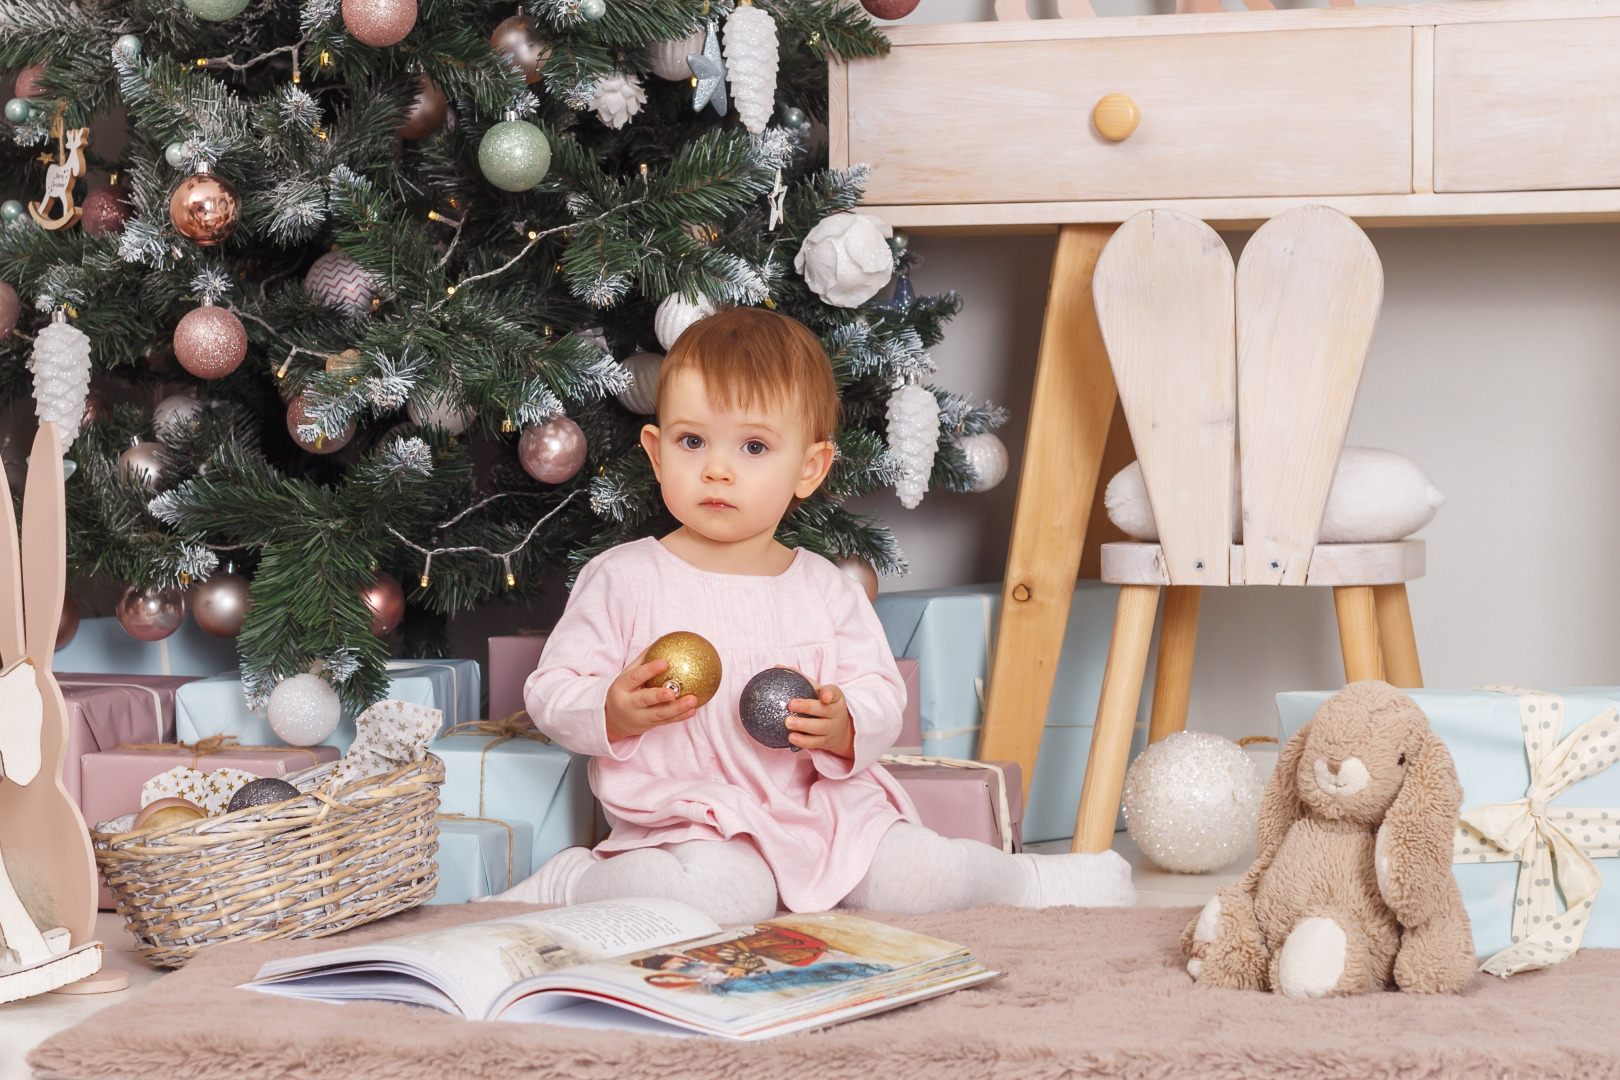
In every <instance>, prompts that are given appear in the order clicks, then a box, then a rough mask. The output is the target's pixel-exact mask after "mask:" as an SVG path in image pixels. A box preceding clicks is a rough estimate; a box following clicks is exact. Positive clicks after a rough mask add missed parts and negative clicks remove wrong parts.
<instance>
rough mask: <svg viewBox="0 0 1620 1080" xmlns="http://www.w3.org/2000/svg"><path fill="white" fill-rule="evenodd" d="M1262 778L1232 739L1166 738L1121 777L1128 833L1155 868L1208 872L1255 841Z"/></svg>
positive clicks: (1185, 734)
mask: <svg viewBox="0 0 1620 1080" xmlns="http://www.w3.org/2000/svg"><path fill="white" fill-rule="evenodd" d="M1264 792H1265V783H1264V781H1263V780H1262V779H1261V776H1260V767H1259V766H1258V765H1256V764H1255V762H1254V759H1253V758H1251V757H1250V756H1249V755H1248V754H1247V753H1245V752H1244V750H1243V748H1242V747H1241V746H1239V745H1238V744H1237V743H1235V742H1232V741H1230V740H1228V739H1223V738H1221V737H1220V736H1219V735H1210V734H1208V733H1207V732H1202V731H1178V732H1176V733H1175V734H1174V735H1166V736H1165V737H1164V738H1162V739H1160V740H1159V741H1158V742H1156V743H1154V744H1153V745H1152V746H1150V747H1148V748H1147V749H1146V750H1144V751H1142V753H1141V754H1139V755H1138V756H1137V758H1136V760H1135V761H1134V762H1132V763H1131V768H1130V771H1129V772H1127V773H1126V774H1125V792H1124V795H1123V796H1122V797H1121V799H1120V806H1121V808H1122V809H1123V810H1124V811H1125V831H1126V832H1128V833H1130V834H1131V839H1132V840H1134V841H1135V842H1136V846H1137V847H1139V848H1141V849H1142V854H1143V855H1146V856H1147V857H1148V858H1149V859H1150V860H1152V861H1153V863H1154V864H1155V865H1157V866H1162V867H1163V868H1164V869H1166V870H1174V871H1176V872H1177V873H1181V874H1207V873H1209V872H1210V871H1211V870H1219V869H1220V868H1221V867H1223V866H1228V865H1230V864H1231V863H1232V861H1233V860H1235V859H1236V858H1237V857H1238V856H1240V855H1242V854H1243V852H1244V851H1245V849H1247V848H1248V846H1249V845H1250V844H1251V843H1253V842H1254V835H1255V833H1254V830H1255V822H1256V821H1257V820H1258V819H1259V816H1260V796H1261V795H1262V794H1264Z"/></svg>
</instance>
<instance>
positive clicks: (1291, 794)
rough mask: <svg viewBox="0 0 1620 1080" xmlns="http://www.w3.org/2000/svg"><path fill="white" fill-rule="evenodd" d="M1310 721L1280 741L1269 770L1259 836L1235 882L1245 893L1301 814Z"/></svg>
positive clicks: (1256, 884)
mask: <svg viewBox="0 0 1620 1080" xmlns="http://www.w3.org/2000/svg"><path fill="white" fill-rule="evenodd" d="M1310 735H1311V722H1310V721H1306V722H1305V723H1304V724H1302V725H1300V729H1299V730H1298V731H1296V732H1294V734H1293V736H1292V737H1291V738H1289V740H1288V741H1287V742H1286V743H1284V744H1283V748H1282V751H1281V752H1280V753H1278V755H1277V767H1276V768H1275V769H1274V770H1272V773H1271V779H1270V781H1268V782H1267V784H1266V793H1265V796H1264V797H1263V798H1261V800H1260V824H1259V836H1258V837H1257V839H1256V843H1255V856H1254V862H1253V864H1252V865H1250V867H1249V871H1248V873H1246V874H1244V875H1243V879H1242V880H1241V881H1240V882H1239V883H1238V885H1239V887H1240V888H1242V889H1244V890H1245V891H1246V892H1249V893H1253V892H1254V890H1255V889H1256V888H1257V887H1258V886H1259V884H1260V875H1261V874H1263V873H1264V872H1265V871H1266V869H1267V868H1268V867H1270V866H1271V860H1272V859H1274V858H1276V856H1277V849H1278V848H1280V847H1282V842H1283V839H1284V838H1285V837H1286V836H1287V835H1288V830H1289V828H1290V827H1292V826H1293V824H1294V822H1296V821H1298V820H1299V819H1300V818H1302V817H1304V816H1305V804H1304V803H1302V802H1301V801H1300V799H1299V761H1300V758H1302V757H1304V756H1305V740H1306V739H1308V738H1310Z"/></svg>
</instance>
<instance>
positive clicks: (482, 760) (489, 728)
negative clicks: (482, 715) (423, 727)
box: [444, 709, 551, 821]
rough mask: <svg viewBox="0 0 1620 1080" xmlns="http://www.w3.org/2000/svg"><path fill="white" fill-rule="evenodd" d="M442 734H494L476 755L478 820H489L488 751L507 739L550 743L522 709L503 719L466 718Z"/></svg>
mask: <svg viewBox="0 0 1620 1080" xmlns="http://www.w3.org/2000/svg"><path fill="white" fill-rule="evenodd" d="M444 734H445V736H450V735H492V736H494V738H492V739H490V741H489V742H487V743H485V744H484V749H483V751H482V752H481V753H480V754H479V755H478V817H477V818H476V819H475V820H479V821H483V820H489V819H486V818H484V766H485V764H486V763H487V762H488V761H489V752H490V751H491V750H493V749H494V748H495V747H497V746H499V745H501V743H503V742H505V741H506V740H508V739H533V740H534V741H535V742H537V743H545V744H547V745H550V743H551V740H550V739H548V738H546V736H545V735H544V734H542V733H541V732H540V731H538V730H537V729H536V728H535V727H534V726H533V725H532V724H530V723H529V714H528V713H527V712H525V711H523V710H522V709H519V710H518V711H517V712H515V713H513V714H512V715H511V716H508V717H506V718H505V719H504V720H468V721H465V722H463V723H460V724H456V725H454V726H453V727H451V728H450V729H449V730H448V731H446V732H445V733H444Z"/></svg>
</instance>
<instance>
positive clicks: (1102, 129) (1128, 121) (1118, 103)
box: [1091, 94, 1142, 142]
mask: <svg viewBox="0 0 1620 1080" xmlns="http://www.w3.org/2000/svg"><path fill="white" fill-rule="evenodd" d="M1091 122H1092V123H1093V124H1096V125H1097V131H1098V133H1099V134H1101V135H1102V137H1103V138H1105V139H1112V140H1113V141H1114V142H1120V141H1121V140H1123V139H1127V138H1129V137H1130V134H1131V132H1133V131H1135V130H1136V125H1137V124H1139V123H1141V122H1142V110H1141V109H1138V108H1137V107H1136V102H1134V101H1132V100H1131V99H1130V98H1128V97H1126V96H1125V95H1124V94H1109V95H1107V96H1106V97H1104V98H1103V99H1102V100H1101V101H1099V102H1097V107H1096V108H1095V109H1092V110H1091Z"/></svg>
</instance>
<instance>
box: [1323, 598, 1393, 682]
mask: <svg viewBox="0 0 1620 1080" xmlns="http://www.w3.org/2000/svg"><path fill="white" fill-rule="evenodd" d="M1333 606H1334V608H1335V609H1336V610H1337V612H1338V616H1339V648H1340V650H1341V651H1342V652H1343V653H1344V681H1345V682H1347V683H1353V682H1361V681H1362V680H1364V679H1382V678H1383V677H1384V661H1383V657H1382V656H1380V655H1379V649H1378V614H1377V609H1376V605H1375V603H1374V601H1373V591H1372V586H1371V585H1335V586H1334V587H1333Z"/></svg>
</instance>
